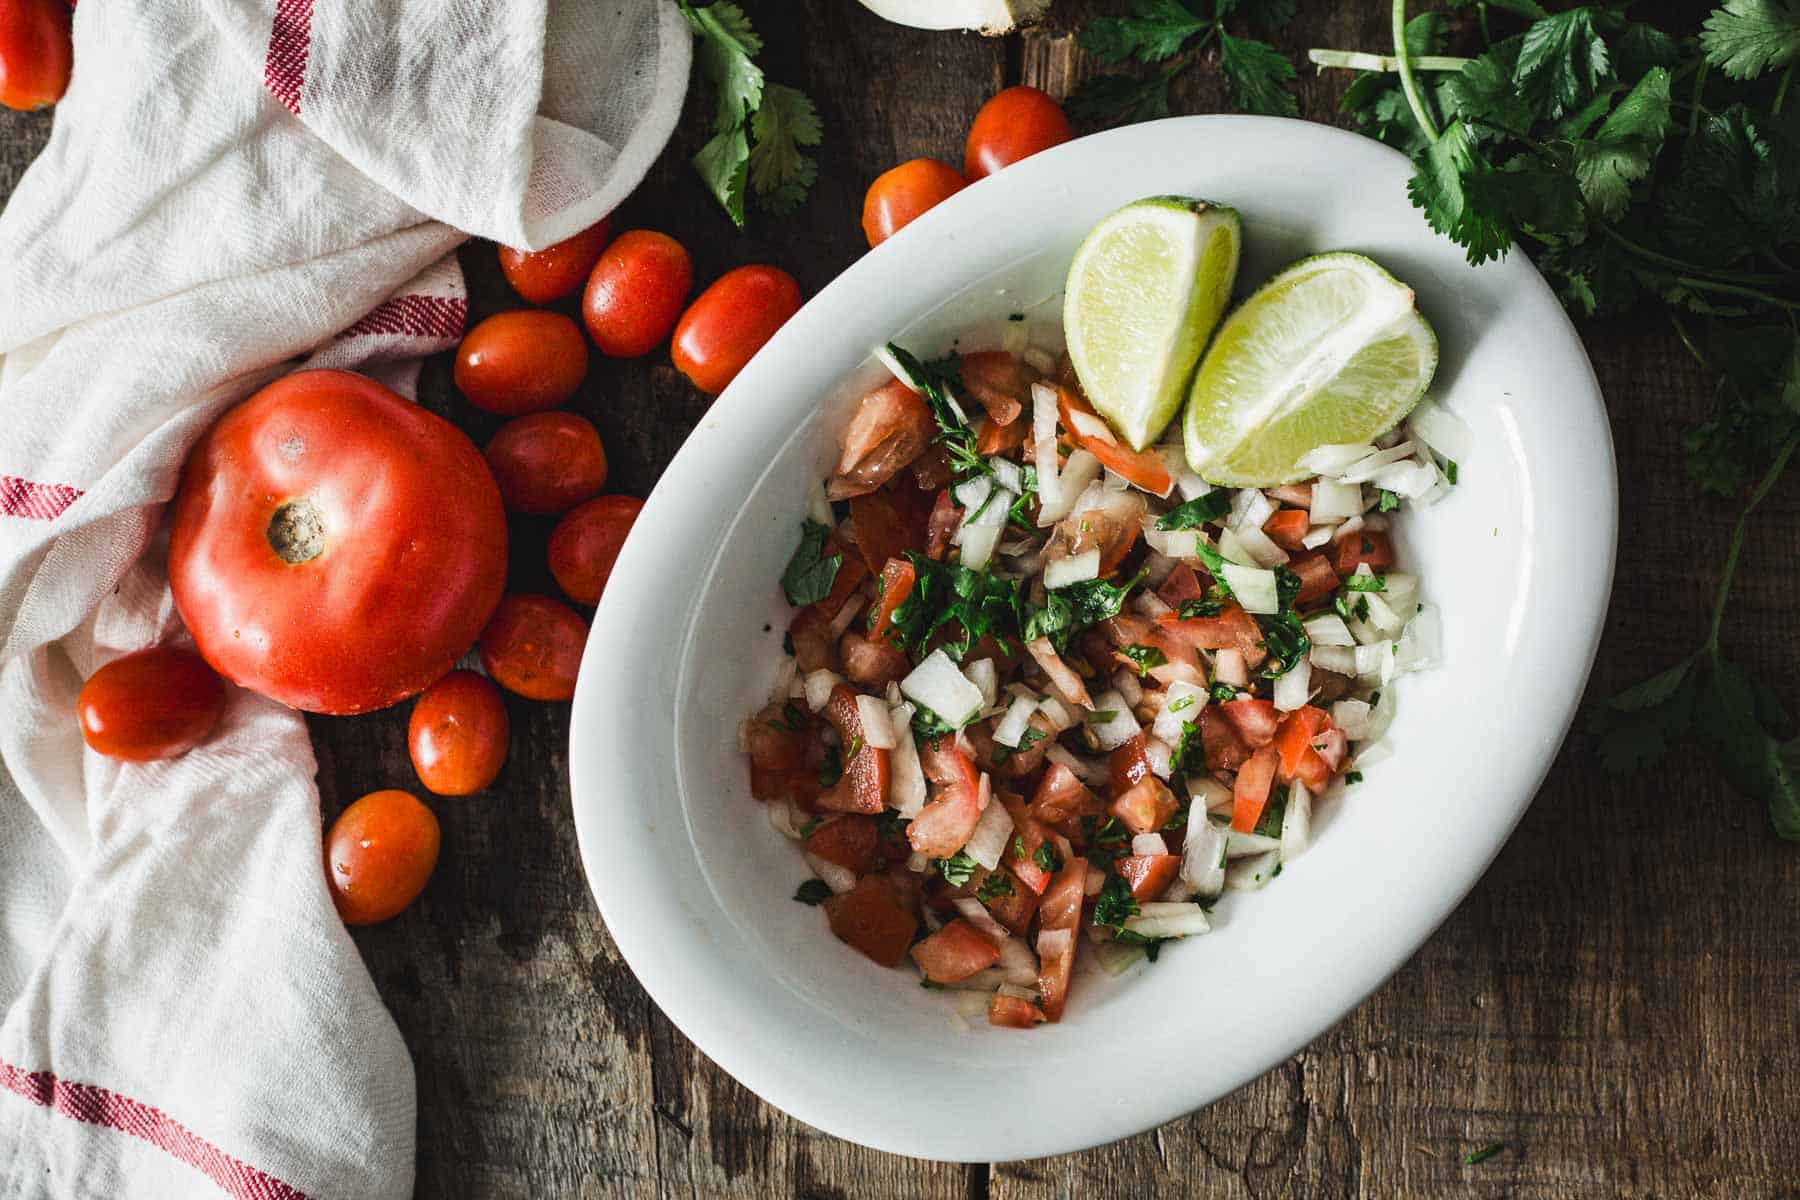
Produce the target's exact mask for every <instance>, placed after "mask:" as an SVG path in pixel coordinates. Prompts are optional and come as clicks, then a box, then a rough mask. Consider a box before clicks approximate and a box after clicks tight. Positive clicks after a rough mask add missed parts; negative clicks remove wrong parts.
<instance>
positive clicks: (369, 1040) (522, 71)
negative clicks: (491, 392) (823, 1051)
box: [0, 0, 691, 1200]
mask: <svg viewBox="0 0 1800 1200" xmlns="http://www.w3.org/2000/svg"><path fill="white" fill-rule="evenodd" d="M690 52H691V50H690V38H689V34H688V31H687V29H686V27H685V25H684V23H683V21H682V18H681V16H680V14H679V13H678V12H677V11H676V10H675V8H674V6H673V4H671V3H669V2H668V0H435V2H431V3H423V2H421V0H158V2H157V3H154V4H139V3H130V2H123V0H121V2H114V0H84V2H83V3H82V4H81V5H80V6H79V7H78V8H77V10H76V15H75V59H76V65H75V73H74V81H73V84H72V86H71V87H70V89H69V94H68V96H67V97H66V98H65V99H64V100H63V102H62V103H61V104H60V105H59V106H58V108H57V111H56V116H55V126H54V131H53V133H52V136H51V140H50V143H49V146H48V147H47V148H46V149H45V151H44V153H43V154H42V156H41V157H40V158H39V159H38V161H37V162H36V163H35V164H34V165H33V166H32V168H31V169H30V171H28V172H27V174H26V176H25V177H24V179H23V180H22V181H21V183H20V185H19V187H18V189H17V191H16V192H15V194H14V195H13V197H12V199H11V202H10V203H9V204H8V205H7V207H6V209H5V211H4V213H0V762H3V764H4V770H3V771H0V1006H4V1019H3V1020H0V1196H4V1197H6V1198H7V1200H14V1198H26V1200H35V1198H37V1197H107V1198H108V1200H111V1198H113V1197H121V1196H132V1197H183V1198H186V1197H193V1196H204V1195H207V1194H218V1193H219V1192H223V1193H224V1194H227V1195H232V1196H244V1197H259V1198H261V1197H319V1198H321V1200H323V1198H325V1197H380V1198H386V1197H400V1196H405V1195H408V1194H410V1192H411V1187H412V1175H413V1129H414V1107H413V1105H414V1100H413V1077H412V1068H411V1064H410V1061H409V1060H408V1058H407V1054H406V1050H405V1047H404V1045H403V1044H402V1042H401V1040H400V1038H399V1035H398V1033H397V1031H396V1030H395V1028H394V1026H393V1023H392V1021H391V1020H390V1018H389V1017H388V1015H387V1013H386V1011H385V1010H384V1009H383V1007H382V1005H381V1002H380V999H379V997H378V996H377V995H376V993H375V990H374V988H373V986H372V984H371V982H370V980H369V977H368V974H367V972H366V971H365V970H364V968H363V966H362V964H361V962H360V960H359V959H358V958H357V955H356V949H355V946H354V944H353V943H352V942H351V940H350V938H349V937H348V935H347V934H346V933H345V931H344V929H343V927H342V925H341V924H340V923H339V921H338V920H337V917H336V915H335V913H334V911H333V910H332V907H331V903H330V899H329V897H328V895H327V893H326V889H325V884H324V878H323V872H322V870H321V849H320V829H319V813H318V793H317V791H316V789H315V786H314V783H313V772H314V763H313V758H312V753H311V749H310V746H309V745H308V742H307V737H306V727H305V725H304V723H303V721H302V719H301V718H300V717H299V716H298V715H297V714H294V713H292V712H289V711H287V710H285V709H282V708H280V707H279V706H277V705H275V704H272V703H270V702H268V701H266V700H263V699H261V698H260V697H257V696H254V695H251V694H249V693H245V692H236V691H234V692H233V693H232V695H231V698H230V701H229V704H228V706H227V710H226V715H225V718H224V720H223V722H222V726H221V729H220V730H219V732H218V733H217V735H216V736H215V737H214V738H213V739H212V740H211V741H210V742H209V743H208V744H207V745H205V746H204V747H202V748H200V749H197V750H195V751H193V752H192V753H190V754H188V755H186V756H184V757H182V758H180V759H176V760H172V761H169V762H164V763H157V764H149V765H121V764H118V763H114V762H111V761H109V760H106V759H102V758H100V757H98V756H96V755H93V754H91V753H89V752H87V751H86V750H85V749H84V747H83V745H82V743H81V740H80V737H79V735H78V734H77V732H76V728H75V725H74V719H73V708H72V705H73V701H74V697H75V694H76V692H77V691H78V689H79V687H80V683H81V680H82V679H83V678H84V677H85V676H86V675H88V674H90V673H91V672H92V671H93V670H94V669H96V668H97V667H98V666H99V665H101V664H102V663H104V662H106V661H107V660H109V659H111V658H113V657H115V656H117V655H118V654H121V653H125V652H128V651H131V650H135V649H139V648H141V647H144V646H148V645H151V644H154V643H156V642H158V641H162V640H168V639H172V638H180V637H181V636H182V633H181V630H180V623H179V620H178V619H177V617H176V616H175V614H174V611H173V606H172V604H171V602H170V599H169V592H168V586H167V582H166V579H165V576H164V573H163V552H162V545H163V539H162V536H161V535H160V533H159V527H160V524H161V516H162V508H163V505H164V504H165V502H166V501H167V500H168V499H169V497H170V496H171V495H172V493H173V491H174V488H175V483H176V479H177V474H178V471H179V468H180V464H181V461H182V458H183V456H184V454H185V452H186V450H187V448H188V447H189V446H190V445H191V444H192V443H193V441H194V440H195V438H196V437H197V436H198V435H199V434H200V432H201V431H202V430H203V429H205V427H206V426H207V425H208V424H209V423H210V422H211V421H212V420H214V419H215V418H216V417H217V416H218V415H219V413H220V412H222V411H223V410H224V409H225V408H226V407H228V406H229V405H231V404H232V403H234V402H236V401H237V400H239V399H242V398H243V397H244V396H246V395H248V394H249V393H250V392H251V391H253V390H254V389H255V388H256V387H257V386H259V385H260V384H262V383H264V382H266V381H267V380H269V379H271V378H273V377H275V376H277V375H279V374H281V373H283V372H284V371H287V370H290V369H292V368H293V367H294V366H295V365H298V364H300V363H302V362H306V361H310V362H313V363H316V364H320V365H327V364H328V365H333V366H357V365H368V369H369V370H370V371H371V373H375V374H378V375H380V376H381V377H383V378H386V379H388V380H389V381H390V382H392V383H395V384H398V385H399V386H401V387H403V388H404V387H406V386H407V384H408V382H409V380H410V378H411V377H412V375H413V374H414V373H415V372H416V360H417V357H418V356H419V355H422V354H425V353H429V352H432V351H435V350H440V349H443V348H445V347H447V346H449V345H451V344H452V343H453V342H454V341H455V340H456V338H457V337H458V336H459V335H460V333H461V331H462V324H463V318H464V315H465V312H466V307H467V305H466V301H465V298H464V293H463V287H462V278H461V274H460V272H459V271H458V269H457V266H456V261H455V258H454V256H453V254H452V251H453V250H454V249H455V247H456V246H457V244H458V243H460V242H461V241H462V240H463V239H464V237H465V236H466V235H467V234H471V233H472V234H476V235H479V236H482V237H488V238H493V239H495V240H498V241H502V242H505V243H509V244H513V245H525V246H542V245H545V244H548V243H549V242H552V241H556V240H559V239H561V238H563V237H566V236H568V235H570V234H572V233H574V232H576V231H577V230H579V229H582V228H585V227H586V226H588V225H590V224H592V223H594V222H595V221H596V220H598V219H599V218H600V217H601V216H603V215H604V214H606V213H607V212H610V211H611V210H612V209H613V207H614V206H616V205H617V204H618V202H619V201H620V200H621V199H623V197H624V196H625V195H626V194H627V193H628V192H629V191H630V190H631V189H632V187H634V186H635V185H636V184H637V183H638V181H639V180H640V179H641V178H642V176H643V174H644V172H645V171H646V170H647V169H648V167H649V165H650V162H651V161H652V159H653V158H654V157H655V156H656V154H657V153H658V152H659V151H660V149H661V148H662V146H663V145H664V143H665V142H666V140H667V138H668V136H669V133H670V131H671V130H672V129H673V127H674V123H675V120H676V118H677V116H678V114H679V111H680V107H681V100H682V95H683V92H684V91H685V87H686V81H687V73H688V64H689V56H690ZM370 364H374V365H370ZM394 782H398V781H393V780H383V781H371V785H372V786H373V785H375V784H377V783H382V784H391V783H394Z"/></svg>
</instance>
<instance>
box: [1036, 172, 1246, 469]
mask: <svg viewBox="0 0 1800 1200" xmlns="http://www.w3.org/2000/svg"><path fill="white" fill-rule="evenodd" d="M1242 241H1243V238H1242V235H1241V231H1240V228H1239V224H1238V215H1237V211H1236V210H1235V209H1230V208H1225V207H1222V206H1220V205H1217V204H1209V203H1208V202H1206V201H1205V200H1188V199H1184V198H1183V197H1180V196H1153V197H1151V198H1150V199H1148V200H1138V201H1136V202H1134V203H1131V204H1127V205H1126V206H1125V207H1124V208H1121V209H1119V210H1118V211H1117V212H1115V213H1113V214H1112V215H1111V216H1109V217H1107V218H1106V219H1105V220H1103V221H1101V222H1100V223H1099V224H1098V225H1096V226H1094V228H1093V229H1092V230H1090V231H1089V232H1088V235H1087V238H1086V239H1085V240H1084V241H1083V242H1082V243H1081V248H1080V249H1078V250H1077V251H1076V252H1075V261H1074V262H1072V263H1070V264H1069V282H1068V286H1067V288H1066V289H1065V292H1064V295H1063V334H1064V337H1065V339H1066V341H1067V342H1068V347H1069V361H1070V362H1071V363H1072V364H1073V365H1074V367H1075V374H1076V377H1077V378H1079V379H1080V380H1081V386H1082V390H1083V391H1085V392H1086V393H1087V397H1088V400H1089V401H1090V402H1091V403H1092V404H1093V406H1094V409H1095V411H1096V412H1098V413H1099V414H1100V415H1101V416H1103V417H1105V418H1106V419H1107V420H1108V421H1110V422H1111V423H1112V426H1113V428H1114V429H1115V430H1117V431H1118V432H1119V434H1120V436H1121V437H1123V438H1124V439H1125V440H1126V441H1127V442H1130V443H1131V445H1132V447H1133V448H1135V449H1138V450H1142V449H1144V447H1146V446H1148V445H1149V444H1150V443H1151V442H1153V441H1155V440H1156V438H1157V437H1158V436H1159V435H1161V433H1162V431H1163V429H1164V428H1165V427H1167V425H1168V424H1169V422H1170V420H1171V419H1173V418H1174V416H1175V414H1176V412H1177V411H1178V410H1179V409H1180V408H1181V400H1182V396H1183V395H1184V394H1185V393H1186V391H1187V385H1188V380H1189V379H1190V378H1191V377H1192V375H1193V371H1194V364H1195V363H1196V362H1197V361H1199V358H1200V351H1201V350H1202V349H1203V348H1204V347H1205V346H1206V339H1207V338H1209V337H1211V336H1212V331H1213V327H1214V326H1215V325H1217V324H1218V323H1219V315H1220V314H1221V313H1223V312H1224V311H1225V304H1226V301H1228V300H1229V299H1230V298H1231V288H1232V284H1233V283H1234V282H1235V281H1236V279H1237V267H1238V248H1239V246H1240V245H1241V244H1242Z"/></svg>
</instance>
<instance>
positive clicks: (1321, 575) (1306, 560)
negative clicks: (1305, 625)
mask: <svg viewBox="0 0 1800 1200" xmlns="http://www.w3.org/2000/svg"><path fill="white" fill-rule="evenodd" d="M1288 570H1290V571H1292V572H1293V573H1294V574H1296V575H1298V576H1299V577H1300V590H1299V591H1298V592H1296V593H1295V594H1294V605H1295V607H1297V608H1305V607H1306V606H1307V605H1309V604H1317V603H1318V602H1319V601H1321V600H1323V599H1324V598H1325V597H1327V596H1329V595H1331V593H1333V592H1335V591H1337V586H1338V577H1337V572H1336V571H1333V570H1332V569H1331V564H1330V563H1329V562H1327V561H1326V559H1325V556H1324V555H1323V554H1318V553H1313V554H1302V555H1301V556H1300V557H1299V558H1296V559H1294V560H1293V561H1292V562H1290V563H1289V564H1288Z"/></svg>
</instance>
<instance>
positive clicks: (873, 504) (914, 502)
mask: <svg viewBox="0 0 1800 1200" xmlns="http://www.w3.org/2000/svg"><path fill="white" fill-rule="evenodd" d="M930 520H931V497H930V496H928V495H926V494H925V493H924V492H921V491H920V490H919V489H918V488H916V487H914V486H913V482H912V479H911V478H910V477H909V476H908V475H907V474H906V473H905V472H902V473H901V474H899V475H897V476H895V477H894V479H893V481H892V482H891V483H889V484H888V485H887V486H886V487H884V488H882V489H881V490H880V491H879V492H870V493H868V494H867V495H863V496H852V497H850V528H851V530H852V531H854V532H855V534H856V549H857V551H858V552H859V553H860V554H861V556H862V560H863V563H864V565H865V566H867V567H868V569H869V571H870V572H871V573H874V572H877V571H880V570H882V569H883V568H884V567H885V565H886V564H887V562H888V560H890V559H896V558H899V557H901V555H902V554H903V553H904V552H905V551H908V550H918V551H921V552H922V551H923V550H924V549H925V542H926V538H927V536H928V528H929V523H930Z"/></svg>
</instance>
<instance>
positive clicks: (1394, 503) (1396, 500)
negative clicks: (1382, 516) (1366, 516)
mask: <svg viewBox="0 0 1800 1200" xmlns="http://www.w3.org/2000/svg"><path fill="white" fill-rule="evenodd" d="M1399 507H1400V497H1399V495H1398V494H1397V493H1394V492H1390V491H1388V490H1387V489H1386V488H1382V489H1381V500H1380V502H1379V503H1378V504H1376V506H1375V508H1376V511H1378V512H1393V511H1394V510H1395V509H1396V508H1399Z"/></svg>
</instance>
